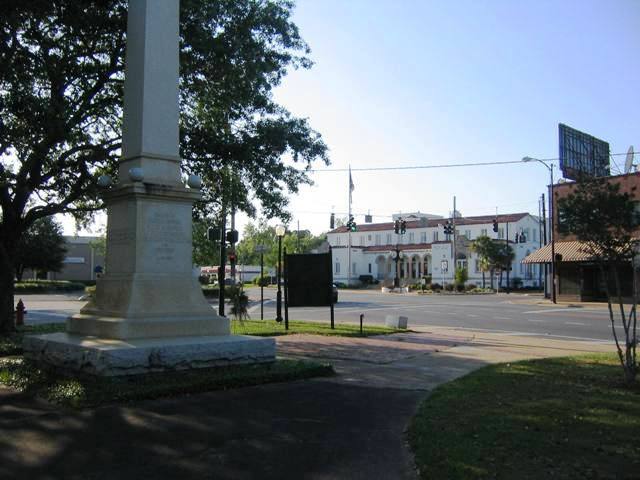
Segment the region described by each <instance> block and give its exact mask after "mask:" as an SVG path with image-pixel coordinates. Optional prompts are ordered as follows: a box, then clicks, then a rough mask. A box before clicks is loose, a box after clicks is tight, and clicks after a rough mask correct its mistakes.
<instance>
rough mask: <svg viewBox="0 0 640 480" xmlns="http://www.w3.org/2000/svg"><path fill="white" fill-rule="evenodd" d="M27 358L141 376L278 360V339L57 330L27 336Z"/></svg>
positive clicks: (69, 367) (107, 373) (68, 367)
mask: <svg viewBox="0 0 640 480" xmlns="http://www.w3.org/2000/svg"><path fill="white" fill-rule="evenodd" d="M24 357H25V359H29V360H33V361H36V362H38V363H42V364H45V365H50V366H53V367H56V368H60V369H62V370H65V371H72V372H81V373H87V374H91V375H100V376H120V375H137V374H143V373H153V372H164V371H172V370H189V369H195V368H210V367H218V366H225V365H234V364H247V363H265V362H273V361H275V358H276V346H275V340H274V339H273V338H262V337H251V336H248V335H220V336H195V337H176V338H145V339H137V340H128V341H123V340H109V339H104V338H98V337H92V336H81V335H73V334H69V333H53V334H48V335H34V336H25V338H24Z"/></svg>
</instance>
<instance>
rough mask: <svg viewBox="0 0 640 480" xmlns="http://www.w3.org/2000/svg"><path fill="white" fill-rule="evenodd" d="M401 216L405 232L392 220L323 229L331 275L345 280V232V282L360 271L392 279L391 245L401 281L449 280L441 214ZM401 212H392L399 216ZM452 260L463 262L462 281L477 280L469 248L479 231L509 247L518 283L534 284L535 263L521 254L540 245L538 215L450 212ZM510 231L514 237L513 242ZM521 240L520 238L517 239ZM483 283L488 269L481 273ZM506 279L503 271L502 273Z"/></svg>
mask: <svg viewBox="0 0 640 480" xmlns="http://www.w3.org/2000/svg"><path fill="white" fill-rule="evenodd" d="M407 215H408V214H405V216H404V218H407V221H406V233H405V234H404V235H400V234H396V233H394V223H393V222H388V223H370V224H359V225H358V226H357V231H356V232H349V231H348V230H347V227H339V228H336V229H334V230H332V231H330V232H329V233H328V234H327V240H328V241H329V244H330V245H331V247H332V251H333V278H334V281H336V282H343V283H347V281H348V276H349V271H348V269H347V268H348V267H347V263H348V248H347V246H348V244H349V235H351V277H350V278H351V283H352V284H353V283H357V282H358V279H359V277H360V276H361V275H371V276H373V278H374V279H377V280H379V281H380V282H381V283H383V284H384V285H391V284H393V279H394V277H395V274H396V262H395V260H394V256H395V249H396V246H397V247H398V249H399V250H400V252H401V259H400V261H399V262H398V270H399V272H398V276H399V278H400V282H401V284H402V285H406V284H413V283H419V281H420V279H421V278H422V277H423V276H425V275H431V277H432V282H437V283H440V284H446V283H452V282H453V278H454V273H455V268H453V264H454V262H453V255H454V244H453V243H454V242H453V237H454V236H453V235H445V233H444V224H445V222H446V221H447V219H446V218H434V217H435V216H433V215H427V214H413V215H412V216H411V217H407ZM401 216H402V215H394V216H393V218H394V219H397V218H400V217H401ZM494 220H497V222H498V231H497V232H494V231H493V222H494ZM455 224H456V225H455V226H456V245H455V252H456V257H457V259H456V264H457V266H464V267H466V268H467V272H468V274H469V280H468V282H467V283H475V284H477V285H481V284H482V271H481V269H480V267H479V262H478V257H477V255H476V254H475V253H473V252H472V251H471V248H470V246H471V242H472V241H473V240H475V239H476V238H478V237H479V236H481V235H486V236H489V237H490V238H494V239H496V240H503V241H507V230H508V237H509V238H508V241H509V244H510V245H511V247H512V248H513V250H514V252H515V259H514V261H513V264H512V270H511V272H510V277H511V279H514V278H519V279H521V280H522V284H523V285H524V286H539V285H540V279H541V277H540V273H541V272H539V271H538V269H539V268H540V267H539V266H538V265H526V264H522V263H520V262H521V260H522V259H523V258H524V257H526V256H527V255H529V254H531V253H532V252H533V251H535V250H537V249H538V248H540V246H541V237H540V234H541V232H540V223H539V219H538V217H534V216H533V215H531V214H529V213H512V214H506V215H498V216H494V215H485V216H480V217H462V216H458V215H456V219H455ZM516 235H517V236H518V239H519V240H520V242H518V243H516ZM522 240H524V241H522ZM485 278H486V282H487V285H488V283H489V274H488V273H486V274H485ZM502 282H503V285H505V284H506V276H503V279H502Z"/></svg>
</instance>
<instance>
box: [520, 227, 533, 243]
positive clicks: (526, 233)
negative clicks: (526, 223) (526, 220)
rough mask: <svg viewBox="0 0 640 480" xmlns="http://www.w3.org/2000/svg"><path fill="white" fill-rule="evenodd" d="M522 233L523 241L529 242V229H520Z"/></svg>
mask: <svg viewBox="0 0 640 480" xmlns="http://www.w3.org/2000/svg"><path fill="white" fill-rule="evenodd" d="M522 233H524V239H525V241H527V242H530V241H531V237H530V236H529V229H528V228H523V229H522Z"/></svg>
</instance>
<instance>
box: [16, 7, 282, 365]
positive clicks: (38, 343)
mask: <svg viewBox="0 0 640 480" xmlns="http://www.w3.org/2000/svg"><path fill="white" fill-rule="evenodd" d="M178 20H179V0H130V1H129V13H128V23H127V51H126V67H125V96H124V127H123V141H122V158H121V161H120V165H119V170H118V180H117V183H116V184H115V185H114V186H113V188H111V189H109V190H108V191H107V192H106V193H105V203H106V204H107V214H108V223H107V264H106V274H105V275H104V276H103V277H102V278H101V279H99V280H98V282H97V287H96V295H95V298H94V299H93V300H92V301H90V302H89V303H88V304H87V305H86V306H85V307H84V308H82V310H81V311H80V314H78V315H74V316H73V317H71V318H69V319H68V321H67V333H66V334H53V335H41V336H38V337H31V339H30V340H27V341H26V343H25V351H26V355H27V356H30V357H32V358H36V359H38V360H40V361H45V362H47V363H52V364H54V365H58V366H62V367H65V368H70V369H76V370H84V371H88V372H90V373H97V374H105V375H119V374H128V373H140V372H147V371H157V370H162V369H167V368H192V367H197V366H212V365H220V364H228V363H236V362H251V361H271V360H273V359H274V357H275V346H274V342H273V339H258V338H254V337H246V336H231V335H229V333H230V328H229V320H228V319H227V318H225V317H221V316H218V315H216V313H215V311H214V310H213V309H212V308H211V306H210V305H209V304H208V302H207V301H206V299H205V298H204V296H203V294H202V290H201V287H200V285H199V283H198V281H197V278H196V277H195V276H194V275H193V268H192V236H191V235H192V230H191V228H192V224H191V210H192V207H193V202H194V201H196V200H198V199H199V198H200V191H199V187H200V181H199V179H198V178H190V179H189V181H188V184H189V188H187V187H186V186H185V185H184V184H183V181H182V176H181V172H180V156H179V149H178V141H179V131H178V115H179V106H178V78H179V77H178V74H179V72H178V69H179V57H178V45H179V43H178V42H179V37H178V25H179V21H178ZM83 365H84V366H83Z"/></svg>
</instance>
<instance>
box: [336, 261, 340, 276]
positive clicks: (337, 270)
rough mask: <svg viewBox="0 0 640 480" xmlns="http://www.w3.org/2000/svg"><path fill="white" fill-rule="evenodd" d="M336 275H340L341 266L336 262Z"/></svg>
mask: <svg viewBox="0 0 640 480" xmlns="http://www.w3.org/2000/svg"><path fill="white" fill-rule="evenodd" d="M336 273H340V264H339V263H338V262H336Z"/></svg>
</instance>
